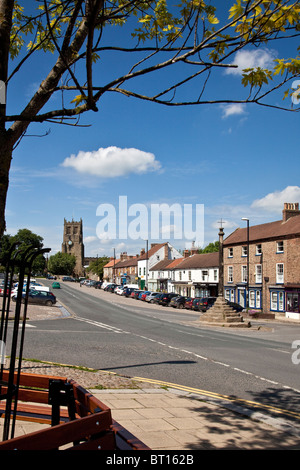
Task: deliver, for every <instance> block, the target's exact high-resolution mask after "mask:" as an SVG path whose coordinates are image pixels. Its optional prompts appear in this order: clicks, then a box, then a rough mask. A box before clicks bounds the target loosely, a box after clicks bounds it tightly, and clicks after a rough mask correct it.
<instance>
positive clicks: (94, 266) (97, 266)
mask: <svg viewBox="0 0 300 470" xmlns="http://www.w3.org/2000/svg"><path fill="white" fill-rule="evenodd" d="M109 260H110V258H109V257H108V256H101V257H100V258H97V259H95V260H94V261H92V262H91V264H90V265H89V267H88V268H87V272H89V273H93V274H96V275H97V276H98V277H99V278H100V279H103V267H104V266H105V265H106V264H107V263H108V262H109Z"/></svg>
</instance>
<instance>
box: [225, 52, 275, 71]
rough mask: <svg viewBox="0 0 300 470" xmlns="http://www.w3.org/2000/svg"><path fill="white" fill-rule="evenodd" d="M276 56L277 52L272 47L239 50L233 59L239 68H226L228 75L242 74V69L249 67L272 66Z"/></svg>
mask: <svg viewBox="0 0 300 470" xmlns="http://www.w3.org/2000/svg"><path fill="white" fill-rule="evenodd" d="M275 57H276V52H275V51H273V50H270V49H255V50H251V51H250V50H242V51H238V52H237V53H236V54H235V56H234V59H233V64H234V65H237V68H233V67H231V68H228V69H226V72H225V73H226V74H227V75H229V74H230V75H241V74H242V71H243V70H244V69H247V68H253V67H261V68H268V67H272V65H273V60H274V59H275Z"/></svg>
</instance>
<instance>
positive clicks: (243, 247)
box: [242, 246, 247, 256]
mask: <svg viewBox="0 0 300 470" xmlns="http://www.w3.org/2000/svg"><path fill="white" fill-rule="evenodd" d="M242 256H247V247H246V246H242Z"/></svg>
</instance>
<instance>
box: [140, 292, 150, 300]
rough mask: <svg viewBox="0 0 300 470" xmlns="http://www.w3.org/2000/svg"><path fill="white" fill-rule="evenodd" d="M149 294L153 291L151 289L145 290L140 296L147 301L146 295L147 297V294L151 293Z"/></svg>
mask: <svg viewBox="0 0 300 470" xmlns="http://www.w3.org/2000/svg"><path fill="white" fill-rule="evenodd" d="M149 294H151V292H150V291H149V290H147V291H144V292H143V293H142V294H141V296H140V300H143V301H145V300H146V297H147V295H149Z"/></svg>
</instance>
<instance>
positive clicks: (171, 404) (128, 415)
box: [0, 388, 300, 452]
mask: <svg viewBox="0 0 300 470" xmlns="http://www.w3.org/2000/svg"><path fill="white" fill-rule="evenodd" d="M89 391H90V392H91V393H92V394H93V395H94V396H95V397H96V398H98V399H99V400H100V401H101V402H102V403H104V404H105V405H106V406H108V407H109V408H110V409H111V413H112V417H113V419H114V420H115V421H117V422H118V423H119V424H121V425H122V426H123V427H124V428H125V429H127V430H128V431H130V432H131V433H132V434H133V435H134V436H135V437H136V438H138V439H139V440H140V441H142V442H143V443H144V444H146V445H147V446H148V447H149V448H150V449H151V450H152V451H163V452H168V451H190V452H193V451H197V450H299V449H300V440H299V437H300V427H299V426H296V425H295V426H293V425H292V424H291V423H290V422H289V423H288V422H287V421H285V420H284V419H283V418H281V417H280V416H278V417H272V416H271V415H270V414H268V413H265V414H264V413H262V412H259V411H257V412H255V411H253V410H252V411H251V410H250V409H247V407H242V406H237V405H236V404H234V403H232V402H230V401H228V400H226V399H223V398H221V397H218V396H217V395H216V396H215V397H213V396H211V397H209V396H207V395H201V394H198V393H193V392H191V391H184V390H178V389H172V388H169V389H167V390H164V389H161V388H148V389H146V388H143V389H135V390H132V389H110V390H108V389H107V390H97V389H91V390H89ZM212 395H213V394H212ZM47 427H48V426H47V425H42V424H38V423H29V422H25V421H19V420H18V421H17V423H16V429H15V437H17V436H20V435H24V434H26V435H27V434H29V433H30V432H34V431H37V430H41V429H42V428H47ZM1 428H2V424H0V433H1V436H2V429H1Z"/></svg>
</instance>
